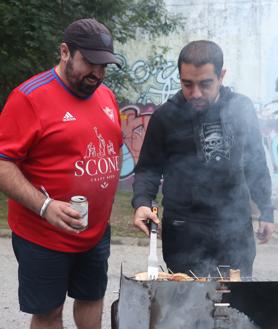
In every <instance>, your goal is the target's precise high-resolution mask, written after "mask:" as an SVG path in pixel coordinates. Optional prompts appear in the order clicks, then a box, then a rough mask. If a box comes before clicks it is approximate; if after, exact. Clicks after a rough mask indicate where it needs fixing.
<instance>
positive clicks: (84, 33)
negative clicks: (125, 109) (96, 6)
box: [0, 19, 122, 329]
mask: <svg viewBox="0 0 278 329" xmlns="http://www.w3.org/2000/svg"><path fill="white" fill-rule="evenodd" d="M60 56H61V58H60V62H59V64H58V65H57V66H56V67H54V68H53V69H51V70H49V71H46V72H43V73H40V74H38V75H36V76H34V77H31V78H30V79H29V80H27V81H25V82H24V83H22V84H21V85H20V86H18V87H17V88H15V89H14V90H13V92H12V93H11V94H10V96H9V98H8V100H7V103H6V105H5V107H4V109H3V112H2V114H1V116H0V160H1V161H0V189H1V190H2V191H3V192H4V193H6V194H7V196H8V197H9V215H8V220H9V225H10V227H11V229H12V232H13V233H12V242H13V248H14V252H15V255H16V258H17V261H18V264H19V303H20V309H21V310H22V311H24V312H27V313H31V314H33V317H32V320H31V328H32V329H37V328H40V329H41V328H53V329H62V327H63V325H62V309H63V304H64V301H65V298H66V294H68V295H69V296H70V297H72V298H74V299H75V302H74V319H75V322H76V325H77V328H79V329H81V328H91V329H98V328H100V327H101V313H102V307H103V296H104V293H105V290H106V286H107V268H108V265H107V260H108V257H109V253H110V227H109V217H110V214H111V209H112V204H113V199H114V195H115V192H116V187H117V183H118V179H119V173H120V148H121V145H122V135H121V127H120V117H119V109H118V105H117V102H116V99H115V97H114V95H113V93H112V92H111V90H110V89H108V88H107V87H106V86H105V85H103V84H102V81H103V79H104V74H105V67H106V65H107V64H112V63H114V64H117V65H118V66H119V67H120V62H119V60H118V59H117V58H116V57H115V55H114V52H113V40H112V36H111V34H110V32H109V31H108V29H107V28H106V27H105V26H104V25H102V24H101V23H99V22H97V21H96V20H95V19H81V20H78V21H75V22H73V23H72V24H70V25H69V26H68V27H67V28H66V30H65V32H64V37H63V42H62V43H61V45H60ZM72 196H84V197H85V198H86V199H87V201H88V211H87V215H86V216H87V217H88V224H87V225H86V227H83V226H84V225H83V226H82V222H83V221H82V219H83V218H82V216H83V215H84V214H82V213H81V212H79V211H77V210H75V209H73V208H72V207H71V203H70V202H69V201H70V200H71V197H72Z"/></svg>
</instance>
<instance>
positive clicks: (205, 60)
mask: <svg viewBox="0 0 278 329" xmlns="http://www.w3.org/2000/svg"><path fill="white" fill-rule="evenodd" d="M182 63H186V64H193V65H194V66H196V67H199V66H202V65H205V64H213V65H214V71H215V73H216V75H217V76H218V77H219V76H220V74H221V71H222V67H223V51H222V49H221V48H220V47H219V46H218V45H217V44H216V43H215V42H213V41H208V40H198V41H192V42H190V43H189V44H187V45H186V46H185V47H183V49H182V50H181V52H180V55H179V59H178V68H179V72H180V71H181V65H182Z"/></svg>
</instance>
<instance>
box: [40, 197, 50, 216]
mask: <svg viewBox="0 0 278 329" xmlns="http://www.w3.org/2000/svg"><path fill="white" fill-rule="evenodd" d="M51 201H53V199H51V198H50V197H47V198H46V199H45V200H44V203H43V205H42V207H41V210H40V216H41V217H43V216H44V214H45V212H46V209H47V208H48V206H49V204H50V202H51Z"/></svg>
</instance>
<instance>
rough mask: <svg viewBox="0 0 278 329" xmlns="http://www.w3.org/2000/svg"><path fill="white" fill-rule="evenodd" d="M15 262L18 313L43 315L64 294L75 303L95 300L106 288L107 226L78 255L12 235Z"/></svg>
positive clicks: (61, 299)
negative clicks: (48, 247)
mask: <svg viewBox="0 0 278 329" xmlns="http://www.w3.org/2000/svg"><path fill="white" fill-rule="evenodd" d="M12 244H13V249H14V253H15V256H16V258H17V261H18V265H19V267H18V280H19V289H18V294H19V304H20V310H21V311H23V312H26V313H31V314H45V313H48V312H49V311H51V310H53V309H55V308H57V307H59V306H61V305H62V304H63V303H64V301H65V298H66V295H67V294H68V296H70V297H72V298H75V299H79V300H99V299H101V298H103V296H104V294H105V290H106V287H107V279H108V278H107V270H108V257H109V255H110V227H109V226H108V228H107V230H106V232H105V234H104V236H103V238H102V239H101V241H100V242H99V243H98V244H97V245H96V246H95V247H94V248H92V249H90V250H88V251H86V252H80V253H66V252H59V251H54V250H50V249H47V248H44V247H41V246H39V245H37V244H34V243H31V242H29V241H26V240H25V239H22V238H20V237H19V236H17V235H15V234H14V233H13V235H12Z"/></svg>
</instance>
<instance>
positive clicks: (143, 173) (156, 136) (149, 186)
mask: <svg viewBox="0 0 278 329" xmlns="http://www.w3.org/2000/svg"><path fill="white" fill-rule="evenodd" d="M163 135H164V134H163V127H162V123H161V122H160V120H159V118H157V116H156V113H155V112H154V114H153V115H152V116H151V119H150V121H149V124H148V128H147V131H146V135H145V138H144V141H143V145H142V148H141V151H140V155H139V160H138V162H137V165H136V166H135V169H134V172H135V176H134V182H133V199H132V206H133V208H134V209H137V208H138V207H140V206H147V207H150V206H151V202H152V200H154V199H155V197H156V194H157V192H158V188H159V185H160V182H161V178H162V170H163V163H164V153H163V149H164V148H163Z"/></svg>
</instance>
